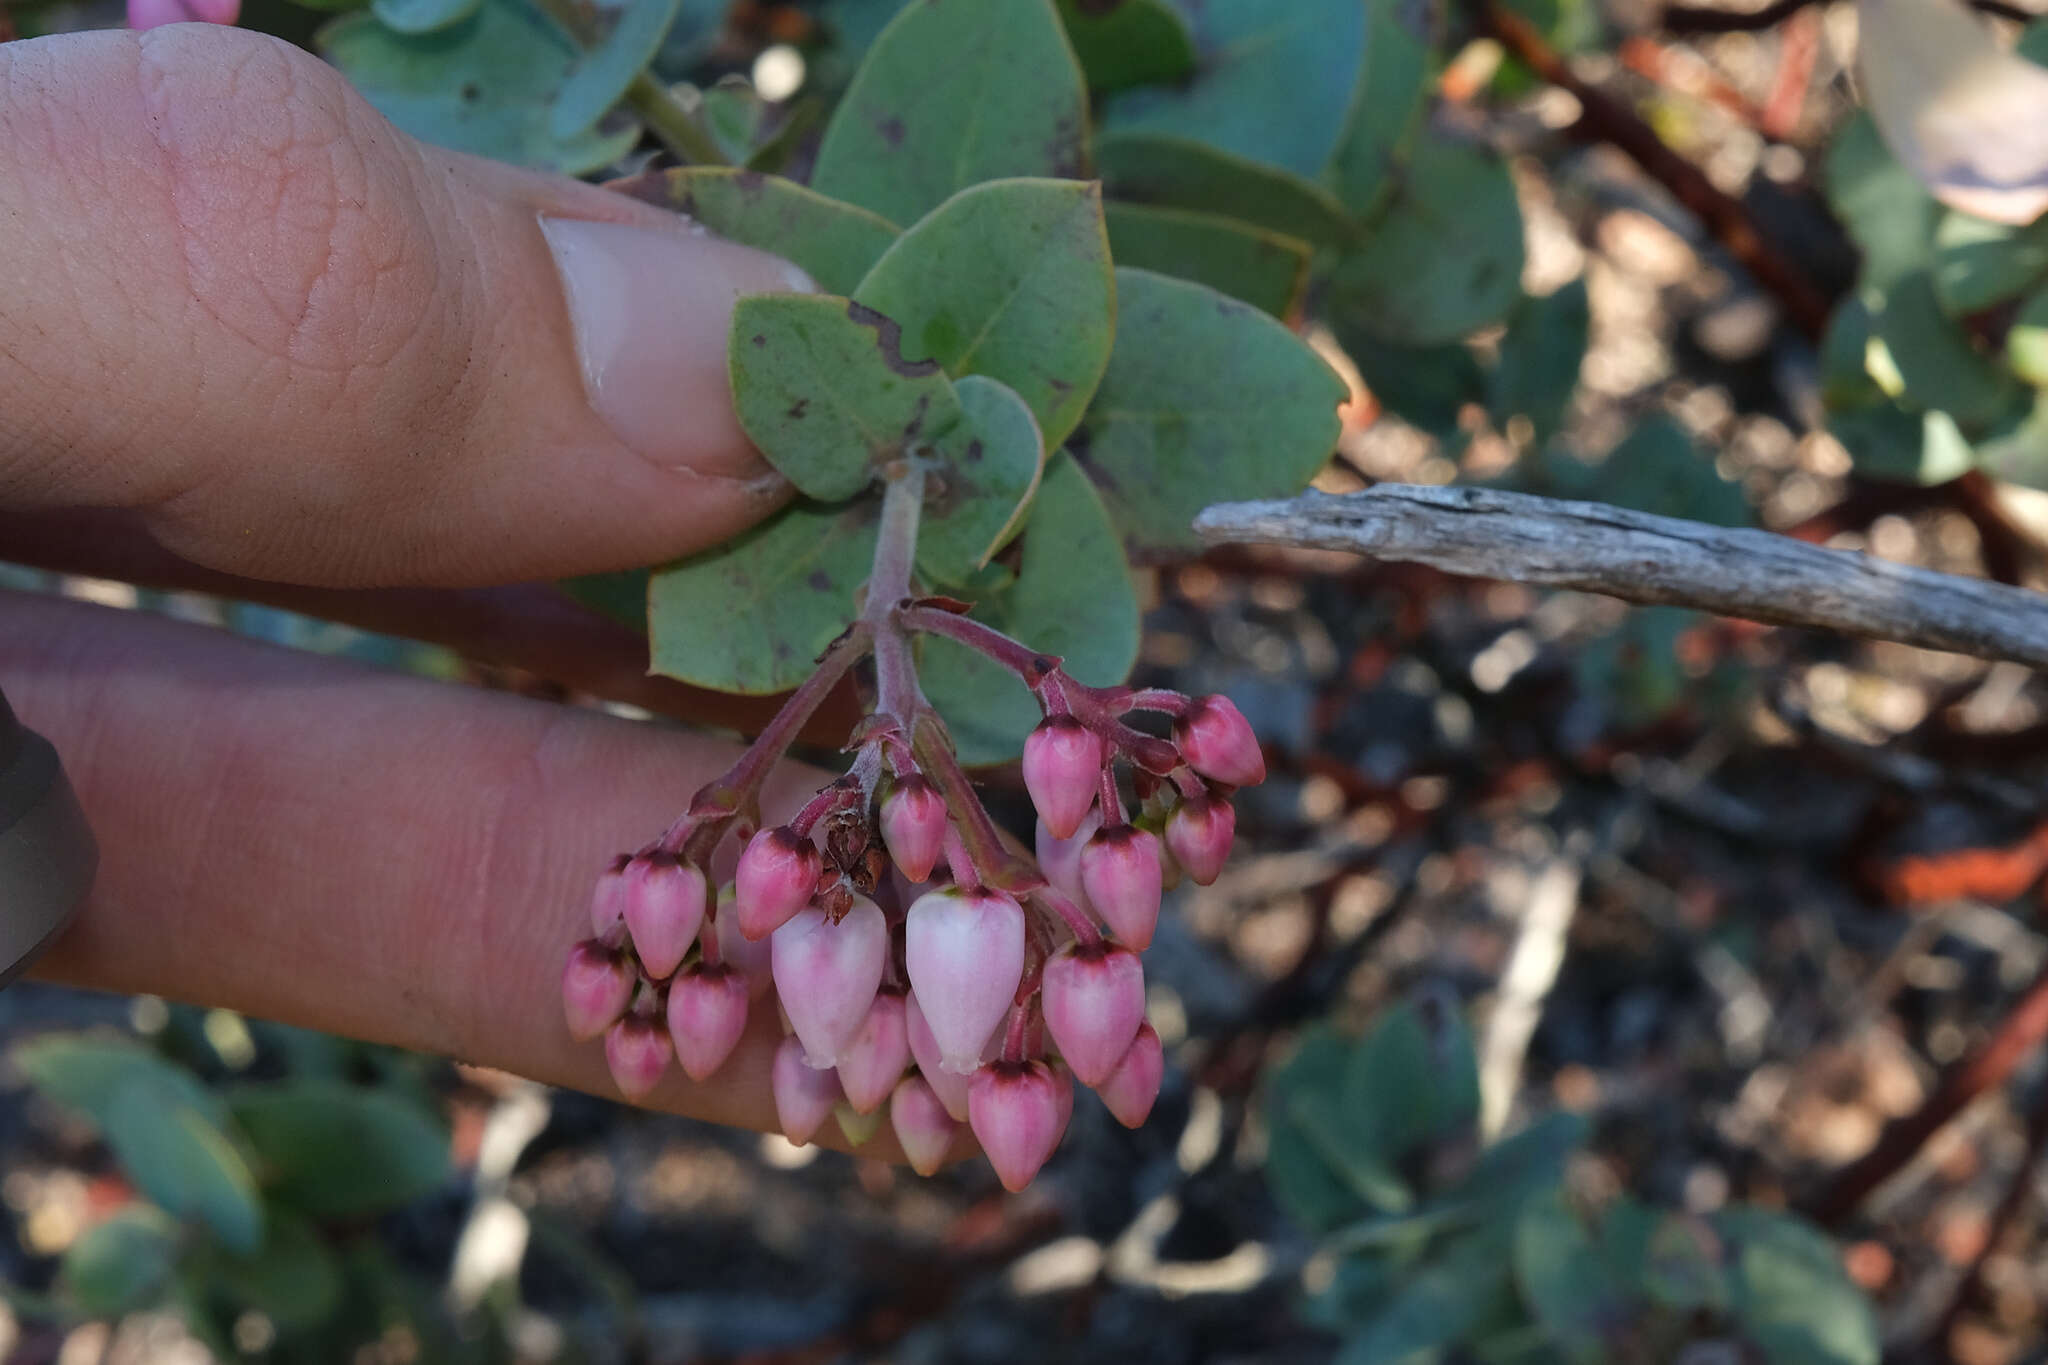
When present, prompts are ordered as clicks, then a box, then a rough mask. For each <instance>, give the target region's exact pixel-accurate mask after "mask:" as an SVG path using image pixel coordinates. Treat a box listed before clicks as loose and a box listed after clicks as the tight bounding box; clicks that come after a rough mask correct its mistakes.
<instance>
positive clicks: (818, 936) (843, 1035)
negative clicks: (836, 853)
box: [774, 896, 889, 1068]
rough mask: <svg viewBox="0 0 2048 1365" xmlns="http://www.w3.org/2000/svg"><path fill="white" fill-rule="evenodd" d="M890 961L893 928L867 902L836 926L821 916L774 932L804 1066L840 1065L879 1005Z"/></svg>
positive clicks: (779, 975) (785, 1004)
mask: <svg viewBox="0 0 2048 1365" xmlns="http://www.w3.org/2000/svg"><path fill="white" fill-rule="evenodd" d="M888 957H889V922H888V920H886V919H885V918H883V916H882V911H881V908H880V907H879V906H877V905H876V904H875V903H874V902H873V901H871V900H868V899H866V898H865V897H861V896H855V897H854V898H853V908H852V909H850V910H848V911H847V912H846V917H845V918H844V919H842V920H840V921H839V922H838V923H837V924H834V923H833V922H832V921H831V920H830V919H828V918H826V915H825V912H824V911H822V910H802V911H799V912H798V913H797V914H796V916H795V917H794V918H792V919H791V920H790V921H789V922H788V923H787V924H784V925H783V926H782V927H781V928H780V929H777V930H776V931H775V952H774V962H775V990H776V993H777V994H778V995H780V996H781V997H782V1009H783V1012H784V1013H785V1014H787V1015H788V1016H789V1026H790V1027H791V1028H792V1029H794V1030H796V1036H797V1037H798V1038H799V1039H801V1040H802V1041H803V1045H804V1060H805V1061H807V1062H809V1063H810V1064H811V1065H812V1066H814V1067H819V1068H824V1067H828V1066H836V1065H838V1063H839V1054H840V1053H842V1052H844V1051H845V1050H846V1047H847V1044H849V1043H851V1042H852V1041H853V1038H854V1035H855V1034H857V1033H859V1032H860V1026H861V1024H862V1023H863V1022H864V1021H865V1020H866V1019H867V1017H868V1009H869V1007H870V1006H872V1005H873V1004H874V1003H875V992H876V991H877V990H879V989H881V985H882V968H883V965H884V964H885V963H886V962H887V961H888Z"/></svg>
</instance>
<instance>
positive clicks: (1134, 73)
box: [1059, 0, 1195, 90]
mask: <svg viewBox="0 0 2048 1365" xmlns="http://www.w3.org/2000/svg"><path fill="white" fill-rule="evenodd" d="M1059 3H1060V21H1061V22H1062V23H1064V24H1065V25H1066V26H1067V39H1068V41H1069V42H1071V43H1072V44H1073V45H1074V55H1076V56H1077V57H1079V58H1080V59H1081V70H1082V71H1084V72H1085V73H1087V77H1088V85H1089V88H1090V89H1093V90H1121V89H1123V88H1124V87H1125V86H1130V85H1150V84H1154V83H1159V82H1165V81H1177V80H1180V79H1182V78H1183V77H1185V76H1186V75H1187V74H1188V73H1189V72H1191V71H1193V70H1194V67H1195V39H1194V35H1193V34H1191V33H1189V32H1188V26H1187V25H1186V24H1185V23H1183V22H1182V21H1181V17H1180V15H1179V14H1178V13H1176V12H1175V11H1174V8H1173V6H1171V5H1169V4H1167V3H1166V0H1116V2H1115V3H1113V4H1111V5H1109V6H1108V7H1106V8H1105V7H1104V6H1103V5H1102V4H1101V3H1100V2H1099V0H1089V2H1088V3H1084V2H1083V0H1059Z"/></svg>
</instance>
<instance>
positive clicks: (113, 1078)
mask: <svg viewBox="0 0 2048 1365" xmlns="http://www.w3.org/2000/svg"><path fill="white" fill-rule="evenodd" d="M8 1055H9V1057H10V1059H11V1060H12V1061H13V1063H14V1064H15V1065H16V1066H17V1067H19V1068H21V1071H22V1074H23V1075H25V1076H27V1077H28V1080H29V1083H30V1084H31V1085H33V1086H34V1087H35V1088H36V1089H37V1090H38V1091H39V1092H40V1093H42V1094H43V1095H45V1096H46V1097H48V1098H49V1099H51V1100H54V1101H55V1102H56V1103H58V1104H61V1105H63V1106H65V1107H66V1108H69V1109H75V1110H77V1111H78V1112H80V1113H81V1114H83V1115H85V1117H86V1118H88V1119H90V1120H92V1122H93V1124H94V1126H95V1127H97V1128H99V1129H100V1130H101V1131H102V1132H105V1131H106V1127H107V1116H108V1114H109V1113H110V1112H112V1109H113V1105H114V1100H115V1098H116V1097H117V1096H118V1095H120V1093H121V1092H122V1091H123V1090H124V1089H126V1088H128V1087H129V1086H131V1085H147V1086H151V1087H154V1090H153V1091H152V1093H160V1092H161V1093H170V1094H173V1095H175V1096H176V1097H177V1098H178V1100H179V1101H180V1102H181V1103H184V1104H187V1105H190V1106H191V1107H192V1108H194V1109H197V1110H198V1111H199V1112H200V1113H201V1114H203V1115H205V1116H206V1117H207V1118H209V1119H211V1120H213V1121H215V1122H221V1121H224V1120H225V1119H226V1118H227V1106H226V1105H225V1104H224V1103H222V1101H221V1099H220V1097H219V1096H218V1095H216V1094H214V1092H213V1091H211V1090H209V1089H207V1088H206V1086H205V1084H204V1083H202V1082H201V1081H200V1079H199V1078H198V1077H197V1076H195V1075H193V1074H192V1073H191V1072H190V1071H187V1070H186V1069H185V1068H184V1067H182V1066H179V1065H177V1064H176V1063H175V1062H168V1061H165V1060H164V1059H163V1058H162V1057H159V1056H157V1055H156V1054H155V1053H154V1052H151V1051H149V1050H148V1049H147V1048H144V1047H142V1046H141V1045H140V1044H137V1043H134V1042H131V1041H129V1040H128V1039H125V1038H111V1037H100V1036H97V1035H91V1034H71V1033H53V1034H46V1035H44V1036H43V1037H40V1038H31V1039H28V1040H27V1041H25V1042H21V1043H17V1044H16V1045H15V1046H14V1048H13V1050H12V1051H11V1052H10V1053H9V1054H8Z"/></svg>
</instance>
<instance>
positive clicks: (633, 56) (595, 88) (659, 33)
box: [548, 0, 682, 139]
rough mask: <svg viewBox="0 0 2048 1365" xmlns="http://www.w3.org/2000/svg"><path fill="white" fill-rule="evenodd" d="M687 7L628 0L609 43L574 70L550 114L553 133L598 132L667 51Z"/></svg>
mask: <svg viewBox="0 0 2048 1365" xmlns="http://www.w3.org/2000/svg"><path fill="white" fill-rule="evenodd" d="M681 5H682V0H628V3H627V5H626V7H625V9H623V10H621V11H620V12H619V16H618V19H617V20H616V21H615V22H614V23H613V24H612V29H611V32H609V33H607V34H605V36H604V41H603V42H601V43H599V44H598V45H597V46H596V47H593V48H591V49H590V50H589V51H587V52H585V53H583V54H582V55H581V56H579V57H577V58H576V60H575V62H574V64H572V65H571V66H570V68H569V74H568V78H567V79H566V80H564V81H563V82H562V89H561V93H560V94H558V95H556V96H555V106H554V108H553V110H551V111H550V112H549V114H548V133H549V134H550V135H551V136H554V137H557V138H562V139H568V138H572V137H575V136H576V135H577V134H579V133H587V132H589V131H590V130H591V129H592V128H595V127H596V126H597V121H598V120H599V119H601V118H603V117H604V116H605V115H606V114H607V113H609V112H610V111H611V107H612V106H613V105H615V104H617V103H618V102H619V101H620V100H621V99H622V98H624V97H625V94H626V87H628V86H630V85H631V84H632V83H633V78H634V77H635V76H638V75H639V74H640V72H641V71H642V70H643V69H644V68H645V67H646V66H647V64H648V63H649V62H651V61H653V60H654V54H655V53H656V52H658V51H660V50H661V40H662V39H663V38H665V37H667V36H668V30H669V25H671V24H673V23H674V22H675V21H676V10H677V9H678V8H680V7H681Z"/></svg>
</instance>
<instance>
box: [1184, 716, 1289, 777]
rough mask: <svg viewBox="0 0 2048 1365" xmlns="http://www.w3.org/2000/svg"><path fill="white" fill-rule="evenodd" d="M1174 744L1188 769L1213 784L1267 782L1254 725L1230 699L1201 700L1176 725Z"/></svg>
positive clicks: (1263, 760)
mask: <svg viewBox="0 0 2048 1365" xmlns="http://www.w3.org/2000/svg"><path fill="white" fill-rule="evenodd" d="M1173 742H1174V743H1175V744H1177V745H1179V746H1180V755H1181V757H1182V758H1184V759H1186V760H1187V763H1188V766H1189V767H1190V768H1193V769H1194V770H1195V771H1196V772H1198V773H1200V774H1201V775H1202V776H1204V777H1206V778H1209V779H1210V780H1211V781H1215V782H1223V783H1227V784H1228V785H1230V786H1233V787H1255V786H1257V785H1258V784H1259V783H1261V782H1264V781H1265V780H1266V756H1265V755H1264V754H1262V753H1260V752H1259V737H1258V736H1257V735H1255V734H1253V733H1252V727H1251V722H1250V721H1248V720H1246V719H1245V718H1244V713H1243V712H1241V711H1239V710H1238V709H1237V706H1236V704H1235V703H1233V702H1232V701H1231V700H1230V698H1228V697H1221V696H1215V697H1202V698H1200V699H1199V700H1197V701H1196V702H1195V704H1194V705H1193V706H1192V707H1190V708H1189V709H1188V712H1187V714H1186V715H1184V716H1182V717H1181V718H1180V719H1179V720H1177V721H1175V722H1174V723H1173Z"/></svg>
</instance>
